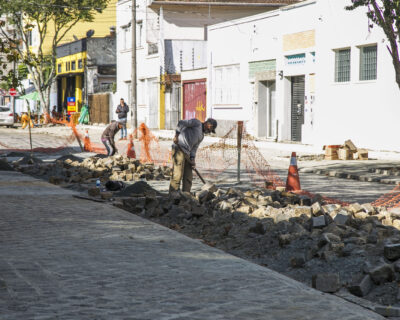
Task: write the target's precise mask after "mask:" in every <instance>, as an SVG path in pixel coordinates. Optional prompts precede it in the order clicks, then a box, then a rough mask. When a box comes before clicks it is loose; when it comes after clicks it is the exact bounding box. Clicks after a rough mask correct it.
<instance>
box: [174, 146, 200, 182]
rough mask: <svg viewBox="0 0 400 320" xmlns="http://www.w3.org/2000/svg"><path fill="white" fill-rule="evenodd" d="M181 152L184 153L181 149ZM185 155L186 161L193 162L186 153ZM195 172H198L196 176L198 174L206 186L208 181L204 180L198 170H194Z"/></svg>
mask: <svg viewBox="0 0 400 320" xmlns="http://www.w3.org/2000/svg"><path fill="white" fill-rule="evenodd" d="M180 150H181V151H182V149H180ZM182 152H183V151H182ZM183 154H184V156H185V159H186V161H189V162H191V161H190V158H189V156H188V155H187V154H186V153H185V152H183ZM193 171H194V172H196V174H197V176H198V177H199V178H200V180H201V182H203V183H204V184H206V181H205V180H204V179H203V177H202V176H201V174H200V172H199V171H198V170H197V169H196V168H193Z"/></svg>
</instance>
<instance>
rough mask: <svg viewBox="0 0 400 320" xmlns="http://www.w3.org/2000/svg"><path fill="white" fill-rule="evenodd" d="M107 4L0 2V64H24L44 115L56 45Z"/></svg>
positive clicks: (89, 0)
mask: <svg viewBox="0 0 400 320" xmlns="http://www.w3.org/2000/svg"><path fill="white" fill-rule="evenodd" d="M109 1H110V0H0V17H4V19H2V20H1V21H0V49H1V51H0V52H1V53H3V61H2V60H0V65H1V64H5V63H6V62H8V63H10V62H17V63H22V64H24V65H26V67H27V68H28V71H29V74H30V75H31V80H32V82H33V84H34V86H35V89H36V90H37V92H38V93H39V97H40V103H41V105H42V106H43V107H44V110H46V111H47V112H48V113H49V111H50V90H51V86H52V85H53V83H54V81H55V78H56V58H57V54H56V48H57V46H58V45H59V44H60V43H61V40H62V39H63V38H64V37H65V35H66V34H67V32H68V31H69V30H71V28H72V27H73V26H74V25H76V24H77V23H78V22H80V21H86V22H90V21H93V19H94V15H95V14H96V13H97V12H102V10H104V9H105V8H106V7H107V5H108V2H109ZM10 27H11V28H10ZM10 30H11V31H10ZM33 31H35V32H36V34H37V39H38V41H37V43H36V45H35V47H31V39H30V35H31V33H32V32H33ZM46 37H50V39H51V50H50V52H45V51H44V44H45V39H46ZM0 59H1V58H0ZM5 59H6V60H7V61H6V60H5ZM3 67H4V66H3ZM6 77H7V75H6ZM8 77H9V76H8ZM11 78H12V79H11V81H12V82H14V83H16V81H17V78H18V77H17V75H16V74H14V73H13V75H12V76H11ZM4 80H6V79H4V78H3V81H4Z"/></svg>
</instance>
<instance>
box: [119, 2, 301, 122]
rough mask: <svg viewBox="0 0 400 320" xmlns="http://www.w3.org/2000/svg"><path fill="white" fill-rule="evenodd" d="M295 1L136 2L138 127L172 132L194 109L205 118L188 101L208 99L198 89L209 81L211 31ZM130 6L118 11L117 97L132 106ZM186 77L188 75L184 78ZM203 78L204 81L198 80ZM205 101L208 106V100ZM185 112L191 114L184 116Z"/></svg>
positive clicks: (204, 107)
mask: <svg viewBox="0 0 400 320" xmlns="http://www.w3.org/2000/svg"><path fill="white" fill-rule="evenodd" d="M293 1H295V0H282V1H268V0H266V1H265V2H260V1H256V0H254V1H253V0H244V1H242V2H240V3H238V2H237V1H225V2H212V1H200V2H196V5H194V4H193V3H192V2H191V1H186V0H178V1H174V2H168V1H162V0H153V1H151V0H138V1H137V2H136V3H137V8H136V21H137V23H136V39H137V45H136V57H137V58H136V59H137V106H138V121H139V122H144V123H146V124H147V125H148V126H149V127H150V128H160V129H164V128H166V129H172V128H174V127H175V126H176V122H177V121H178V120H179V119H182V118H185V116H189V115H190V116H192V115H193V114H194V113H192V112H191V111H192V110H191V109H190V108H192V107H193V108H194V109H196V108H198V109H201V110H203V113H202V115H203V116H205V115H206V113H207V111H206V110H207V106H206V105H203V104H202V105H196V103H195V104H193V103H192V104H191V105H190V106H188V105H187V104H186V103H185V97H186V100H187V101H191V100H193V99H192V96H191V95H190V94H192V93H193V94H194V96H196V95H197V93H196V92H197V91H196V90H198V91H199V92H203V93H204V95H205V94H206V92H205V89H202V88H203V87H200V89H199V87H198V84H199V83H198V82H197V81H198V80H201V81H204V88H205V81H206V80H205V79H204V78H203V74H204V69H205V68H207V40H208V29H207V26H209V25H212V24H215V23H219V22H223V21H229V20H232V19H236V18H238V17H244V16H251V15H254V14H257V13H259V12H264V11H268V10H273V9H276V8H279V7H281V6H283V5H285V4H287V3H291V2H293ZM131 3H132V2H131V1H130V0H120V1H118V4H117V9H116V10H117V30H116V32H117V96H119V97H122V98H124V99H125V100H126V102H127V103H128V104H129V105H131V101H132V99H131V70H132V68H131V66H132V64H131V57H132V51H131V50H132V43H131V38H132V37H131V30H132V28H131V18H132V14H131V12H132V10H131ZM199 70H200V72H198V71H199ZM201 70H203V71H201ZM183 72H185V73H186V74H185V76H184V77H181V74H182V73H183ZM199 76H201V77H202V79H197V78H198V77H199ZM182 80H183V81H184V82H183V83H182ZM186 87H187V88H188V89H190V90H191V91H190V92H191V93H190V94H189V95H185V88H186ZM193 90H194V91H193ZM203 100H204V104H205V102H206V98H205V96H204V99H203ZM203 100H202V101H203ZM201 103H203V102H201ZM185 106H186V107H187V109H188V110H185ZM196 106H197V107H196ZM115 108H116V106H115V107H114V109H115ZM193 112H196V111H195V110H194V111H193ZM114 113H115V112H114ZM114 117H115V115H114ZM128 121H130V117H129V120H128Z"/></svg>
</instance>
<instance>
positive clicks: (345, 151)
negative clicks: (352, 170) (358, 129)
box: [324, 140, 368, 160]
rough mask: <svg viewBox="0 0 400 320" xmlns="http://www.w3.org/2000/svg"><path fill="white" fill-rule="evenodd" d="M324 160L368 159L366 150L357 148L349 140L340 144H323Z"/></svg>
mask: <svg viewBox="0 0 400 320" xmlns="http://www.w3.org/2000/svg"><path fill="white" fill-rule="evenodd" d="M324 149H325V160H368V150H367V149H358V148H357V147H356V146H355V145H354V143H353V142H352V141H351V140H346V141H345V143H344V144H343V145H342V146H337V145H334V146H324Z"/></svg>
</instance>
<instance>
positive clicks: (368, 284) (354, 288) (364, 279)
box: [348, 275, 373, 297]
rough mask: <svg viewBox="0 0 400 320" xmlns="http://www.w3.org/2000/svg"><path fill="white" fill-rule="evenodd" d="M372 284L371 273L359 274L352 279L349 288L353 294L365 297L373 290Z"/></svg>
mask: <svg viewBox="0 0 400 320" xmlns="http://www.w3.org/2000/svg"><path fill="white" fill-rule="evenodd" d="M372 285H373V284H372V281H371V277H370V276H369V275H358V276H356V278H354V279H353V280H352V283H351V284H350V286H349V287H348V289H349V291H350V292H351V293H352V294H354V295H356V296H358V297H364V296H366V295H367V294H368V293H369V292H370V291H371V288H372Z"/></svg>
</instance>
